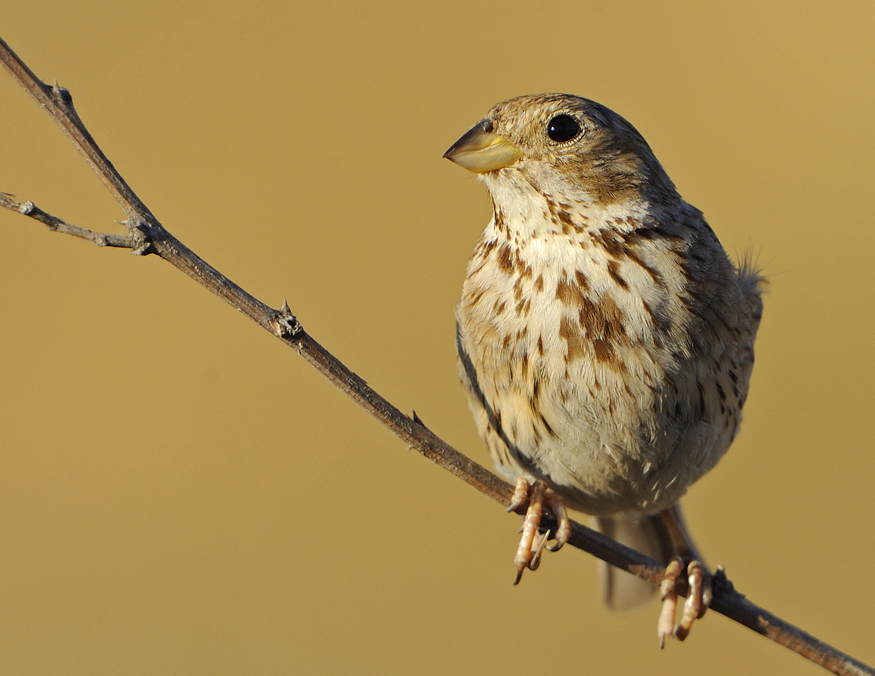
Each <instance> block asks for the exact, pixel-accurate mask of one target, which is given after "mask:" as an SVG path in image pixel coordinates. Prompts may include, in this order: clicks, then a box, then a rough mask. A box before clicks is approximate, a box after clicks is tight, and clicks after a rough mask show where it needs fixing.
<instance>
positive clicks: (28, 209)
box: [18, 201, 34, 216]
mask: <svg viewBox="0 0 875 676" xmlns="http://www.w3.org/2000/svg"><path fill="white" fill-rule="evenodd" d="M33 209H34V204H33V202H30V201H28V202H22V203H21V206H19V207H18V213H20V214H24V215H25V216H30V215H31V213H33Z"/></svg>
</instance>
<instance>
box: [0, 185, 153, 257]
mask: <svg viewBox="0 0 875 676" xmlns="http://www.w3.org/2000/svg"><path fill="white" fill-rule="evenodd" d="M0 207H5V208H6V209H10V210H12V211H17V212H18V213H20V214H23V215H24V216H29V217H30V218H32V219H34V220H36V221H39V222H40V223H42V224H44V225H45V226H46V227H48V229H49V230H52V231H53V232H60V233H62V234H64V235H72V236H73V237H79V238H80V239H87V240H88V241H89V242H93V243H94V244H96V245H97V246H111V247H118V248H119V249H134V251H135V252H137V251H138V250H139V249H140V248H141V247H142V245H143V241H142V237H140V236H139V231H134V234H131V235H109V234H107V233H104V232H94V230H89V229H88V228H83V227H82V226H79V225H73V224H72V223H67V222H66V221H62V220H61V219H60V218H58V217H56V216H52V215H51V214H49V213H46V212H45V211H43V210H42V209H40V208H39V207H38V206H36V205H35V204H34V203H33V202H16V201H15V200H14V199H13V195H10V194H9V193H5V192H0Z"/></svg>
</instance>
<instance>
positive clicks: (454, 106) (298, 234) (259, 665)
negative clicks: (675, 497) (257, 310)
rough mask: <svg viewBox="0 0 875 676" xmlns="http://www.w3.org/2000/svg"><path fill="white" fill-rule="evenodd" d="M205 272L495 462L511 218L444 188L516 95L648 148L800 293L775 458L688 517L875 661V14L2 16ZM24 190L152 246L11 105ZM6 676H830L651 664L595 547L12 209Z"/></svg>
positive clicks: (143, 269)
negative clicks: (494, 241) (549, 99)
mask: <svg viewBox="0 0 875 676" xmlns="http://www.w3.org/2000/svg"><path fill="white" fill-rule="evenodd" d="M0 27H2V28H0V35H2V37H3V38H4V39H5V40H6V41H7V42H9V44H10V45H11V46H12V48H13V49H15V50H16V51H17V52H18V53H19V55H20V56H21V57H22V58H23V59H24V60H25V61H26V62H27V63H28V65H29V66H30V67H31V68H32V69H33V70H34V71H35V72H36V73H37V74H38V75H39V76H40V77H42V78H43V79H44V80H47V81H49V82H51V81H52V80H54V79H55V78H57V79H58V80H59V82H60V83H61V84H62V85H63V86H66V87H68V88H69V89H70V90H71V92H72V94H73V97H74V100H75V102H76V105H77V109H78V111H79V113H80V115H81V116H82V118H83V119H84V121H85V123H86V124H87V125H88V127H89V129H90V130H91V132H92V133H93V134H94V135H95V137H96V138H97V141H98V143H99V144H100V145H101V147H102V148H103V149H104V151H105V152H106V153H107V154H108V156H109V157H110V159H111V160H112V161H113V163H115V165H116V166H117V167H118V168H119V170H120V171H121V172H122V174H123V175H124V176H125V178H126V179H127V180H128V182H129V183H130V184H131V185H132V187H133V188H134V190H136V191H137V192H138V194H139V195H140V196H141V197H142V199H143V200H144V201H145V202H146V203H147V204H148V205H149V207H150V208H151V209H152V211H154V213H155V214H156V215H157V216H158V218H160V219H161V220H162V222H163V223H164V224H165V225H166V226H167V227H168V228H169V229H170V230H171V231H172V232H173V233H174V234H175V235H177V236H178V237H180V239H182V241H183V242H185V243H186V244H187V245H189V246H190V247H192V248H193V249H194V250H195V251H197V252H198V253H199V254H200V255H202V256H203V257H204V258H206V260H208V261H209V262H210V263H212V264H213V265H215V266H217V267H218V268H219V269H220V270H222V271H223V272H224V273H225V274H227V275H229V276H230V277H231V278H232V279H234V280H235V281H236V282H238V283H240V284H241V285H242V286H244V287H245V288H246V289H248V290H249V291H251V292H252V293H254V294H255V295H257V296H258V297H260V298H261V299H263V300H264V301H266V302H268V303H270V304H272V305H273V306H274V307H278V306H279V305H280V304H281V303H282V300H283V298H284V297H287V298H288V299H289V304H290V305H291V307H292V310H293V311H294V312H295V313H296V315H297V316H298V317H299V318H300V320H301V321H302V323H303V325H304V326H305V327H306V328H307V329H308V331H310V332H311V333H312V335H313V336H314V337H315V338H316V339H317V340H319V341H320V342H322V343H323V344H324V345H325V346H326V347H327V348H328V349H329V350H331V351H333V352H334V353H335V354H336V355H337V356H338V357H340V358H341V359H342V360H344V361H345V362H346V364H348V365H349V366H350V367H351V368H352V369H354V370H355V371H356V372H357V373H359V374H360V375H361V376H362V377H364V378H365V379H366V380H368V381H369V382H370V383H371V384H372V385H373V386H374V387H376V389H377V390H378V391H379V392H380V393H381V394H383V395H384V396H386V397H387V398H388V399H390V400H391V401H392V402H394V403H395V404H396V405H398V406H399V407H400V408H402V409H403V410H406V411H408V412H409V411H411V410H412V409H414V408H415V409H416V411H417V413H418V414H419V415H420V416H421V417H422V419H423V420H424V421H425V422H426V424H427V425H428V426H429V427H431V428H432V429H433V430H435V431H436V432H437V433H438V434H440V435H441V436H443V438H445V439H446V440H448V441H449V442H451V443H453V444H454V445H456V446H457V447H458V448H459V449H461V450H463V451H465V452H467V453H468V454H470V455H472V456H473V457H474V458H476V459H477V460H479V461H481V462H483V463H486V464H488V463H489V461H488V457H487V453H486V450H485V448H484V447H483V446H482V445H481V443H480V441H479V439H478V438H477V437H476V433H475V431H474V428H473V423H472V422H471V420H470V419H469V414H468V411H467V409H466V406H465V403H464V401H463V395H462V391H461V387H460V386H459V384H458V381H457V376H456V367H455V360H454V343H453V307H454V303H455V300H456V297H457V294H458V292H459V289H460V286H461V282H462V277H463V274H464V268H465V262H466V260H467V258H468V255H469V253H470V252H471V250H472V248H473V246H474V242H475V240H476V238H477V236H478V235H479V233H480V231H481V230H482V228H483V227H484V226H485V224H486V221H487V220H488V218H489V214H490V207H489V201H488V198H487V196H486V191H485V189H484V188H483V187H482V186H480V185H478V184H477V183H476V181H475V180H474V179H473V178H472V176H471V175H469V174H467V172H465V171H463V170H462V169H460V168H459V167H456V166H454V165H452V164H450V163H449V162H447V161H446V160H442V159H441V154H442V153H443V151H444V150H446V148H448V147H449V146H450V144H451V143H453V142H454V141H455V140H456V139H457V138H458V137H459V136H460V135H461V134H462V133H463V132H465V131H466V130H467V129H468V128H469V127H470V126H471V125H472V124H473V123H474V122H476V121H477V120H478V119H479V118H480V117H481V116H482V115H483V113H484V112H485V111H486V110H487V109H488V107H489V106H490V105H492V104H493V103H495V102H496V101H499V100H502V99H506V98H509V97H511V96H515V95H518V94H524V93H536V92H541V91H554V90H555V91H565V92H570V93H575V94H580V95H583V96H587V97H589V98H593V99H595V100H597V101H600V102H602V103H604V104H606V105H608V106H609V107H611V108H613V109H614V110H616V111H618V112H619V113H621V114H622V115H624V116H625V117H627V118H628V119H629V120H631V121H632V123H633V124H635V125H636V126H637V127H638V129H639V130H640V131H641V132H642V133H643V134H644V136H645V137H646V138H647V139H648V140H649V142H650V143H651V145H652V147H653V148H654V150H655V152H656V154H657V156H658V157H659V158H660V159H661V161H662V162H663V164H664V165H665V167H666V169H667V170H668V172H669V174H670V175H671V177H672V178H673V179H674V181H675V182H676V183H677V185H678V187H679V189H680V191H681V193H682V194H683V195H684V196H685V197H686V198H687V199H688V200H689V201H690V202H691V203H693V204H695V205H696V206H698V207H699V208H701V209H702V210H703V211H704V212H705V215H706V217H707V218H708V220H709V221H710V223H711V224H712V226H713V227H714V229H715V230H716V231H717V233H718V235H719V236H720V238H721V239H722V241H723V243H724V245H725V246H726V248H727V250H728V251H730V253H733V254H738V253H740V252H743V251H745V250H748V249H750V250H752V251H753V252H754V253H755V254H756V256H757V258H758V260H759V261H760V262H761V263H762V264H764V265H765V269H766V272H767V273H768V274H769V276H770V278H771V289H770V293H769V295H768V297H767V298H766V307H765V317H764V321H763V325H762V329H761V332H760V338H759V341H758V344H757V349H758V353H757V367H756V369H755V371H754V380H753V386H752V390H751V396H750V399H749V400H748V404H747V407H746V421H745V423H744V425H743V428H742V430H743V431H742V434H741V436H740V438H739V439H738V441H737V442H736V443H735V445H734V446H733V448H732V450H731V452H730V453H729V455H728V456H727V457H726V459H725V460H724V461H723V462H722V463H721V465H720V466H719V467H718V469H717V470H715V471H714V472H712V473H711V474H710V475H709V476H707V477H706V478H705V479H703V480H702V481H701V482H699V484H697V485H696V486H695V487H694V488H693V489H692V491H691V492H690V494H689V496H688V499H687V500H686V505H687V512H688V517H689V520H690V522H691V525H692V527H693V529H694V532H695V535H696V537H697V539H698V541H699V544H700V545H701V547H702V548H703V550H704V552H705V554H706V557H707V559H708V561H709V563H710V564H711V565H716V564H718V563H721V564H724V565H725V566H726V567H727V572H728V575H729V577H730V579H732V580H733V581H734V582H735V584H736V586H737V588H738V589H739V590H740V591H742V592H743V593H745V594H747V595H748V596H749V597H750V598H751V599H752V600H753V601H755V602H757V603H759V604H761V605H763V606H764V607H766V608H768V609H769V610H771V611H773V612H775V613H777V614H778V615H780V616H782V617H784V618H785V619H787V620H788V621H790V622H793V623H795V624H797V625H798V626H801V627H803V628H804V629H806V630H807V631H810V632H811V633H813V634H814V635H815V636H817V637H819V638H821V639H823V640H825V641H827V642H830V643H833V644H834V645H836V646H837V647H838V648H840V649H842V650H845V651H847V652H848V653H850V654H852V655H854V656H855V657H857V658H858V659H861V660H864V661H868V662H869V663H873V662H875V639H873V610H872V609H873V607H875V582H873V579H875V578H873V576H872V574H871V569H872V567H873V565H875V546H873V544H872V543H873V539H875V490H873V483H875V447H873V437H875V422H873V421H875V415H873V402H875V385H873V383H875V358H873V333H875V319H873V317H875V266H873V263H872V261H873V255H875V227H873V213H875V197H873V193H875V191H873V188H872V185H871V184H872V178H873V173H875V172H873V169H875V162H873V157H875V132H873V122H875V120H873V110H875V87H873V84H875V75H873V73H875V40H873V38H872V36H873V34H875V4H873V3H872V2H871V0H862V1H860V2H836V3H829V2H763V1H761V0H760V1H757V2H736V3H733V4H732V6H731V7H729V6H726V7H723V6H722V3H697V2H665V3H649V2H637V3H636V2H596V1H593V2H584V1H578V2H571V3H570V2H553V3H535V2H533V1H532V0H529V2H483V1H475V2H470V1H467V0H466V1H465V2H443V3H439V4H438V3H434V4H430V5H426V4H425V3H422V4H420V3H401V2H396V3H392V2H375V3H361V4H359V3H355V4H354V3H347V4H344V3H333V2H320V3H289V2H259V1H253V2H247V3H233V4H231V3H218V4H217V3H214V2H181V3H180V2H178V1H174V2H170V1H169V0H157V1H156V0H149V1H148V2H146V1H144V0H136V1H127V2H124V3H117V2H87V3H86V2H82V3H80V2H71V1H70V0H65V1H63V2H62V1H60V0H29V2H27V3H21V2H19V3H6V6H4V8H3V11H2V22H0ZM0 121H2V132H0V153H2V155H0V156H2V164H0V190H4V191H7V192H12V193H15V194H16V195H18V196H19V197H20V198H21V199H29V200H32V201H34V202H35V203H36V204H37V205H39V206H40V207H42V208H44V209H45V210H47V211H49V212H51V213H54V214H55V215H57V216H59V217H61V218H64V219H66V220H69V221H71V222H73V223H77V224H80V225H84V226H87V227H92V228H95V229H99V230H104V231H110V232H122V231H123V228H121V226H118V225H116V224H115V223H113V221H114V220H117V219H121V218H123V215H122V213H121V211H120V210H119V209H118V208H117V207H116V205H115V203H114V202H113V200H112V198H111V197H109V195H108V193H106V192H105V191H104V190H103V188H102V187H101V186H100V185H99V183H98V182H97V181H96V180H95V178H94V176H93V175H92V174H91V173H90V169H89V168H88V167H87V165H86V164H85V162H84V161H83V160H82V159H80V157H79V156H78V154H77V153H76V152H75V151H74V150H73V148H72V147H71V146H70V144H69V143H68V142H67V140H66V139H65V138H64V137H63V135H62V134H61V133H60V131H59V130H58V129H57V128H56V126H55V124H54V122H53V121H51V120H50V119H49V118H48V117H47V116H46V115H45V114H44V113H42V112H41V111H40V110H39V107H38V106H37V105H36V104H35V103H34V102H33V101H32V100H30V99H29V98H28V97H27V96H26V95H25V93H24V92H23V90H21V89H20V88H19V87H18V85H16V84H15V83H14V82H13V81H12V79H11V78H10V77H9V76H8V74H6V73H5V71H4V72H3V73H2V75H0ZM0 234H2V247H0V307H2V319H0V374H2V376H0V377H2V388H0V446H2V448H0V673H4V674H26V675H29V674H337V673H340V674H504V675H506V674H511V673H535V674H537V673H575V674H577V673H580V674H588V673H617V674H626V673H642V674H645V673H646V674H650V673H653V674H661V673H665V674H669V673H670V674H673V676H682V675H684V674H702V673H705V674H715V675H716V674H738V673H746V674H748V673H749V674H774V673H782V674H790V673H794V674H796V673H798V674H817V673H825V672H822V671H821V670H820V669H819V668H817V667H815V666H813V665H811V664H809V663H807V662H805V661H803V660H802V659H801V658H799V657H797V656H795V655H793V654H791V653H789V652H788V651H786V650H784V649H783V648H780V647H778V646H776V645H774V644H772V643H770V642H769V641H767V640H765V639H763V638H761V637H759V636H756V635H755V634H753V633H752V632H750V631H749V630H747V629H745V628H743V627H740V626H738V625H736V624H734V623H732V622H730V621H728V620H726V619H725V618H723V617H721V616H719V615H716V614H712V615H709V616H708V617H707V618H706V619H705V620H704V621H703V622H701V623H699V624H697V625H696V627H695V628H694V631H693V635H692V637H691V638H690V640H689V641H687V643H685V644H677V643H676V642H674V643H670V644H669V645H668V647H667V649H666V650H665V651H664V652H662V653H660V651H659V650H658V649H657V643H656V633H655V630H656V626H655V625H656V615H657V607H656V605H655V604H654V605H652V606H650V607H648V608H647V609H646V610H645V611H641V612H636V613H632V614H626V615H611V614H608V613H607V612H606V611H605V610H603V609H602V607H601V605H600V603H599V601H598V599H597V592H596V584H595V582H596V580H595V578H596V575H595V564H594V561H593V559H592V558H590V557H588V556H587V555H584V554H582V553H580V552H578V551H574V550H571V549H567V550H564V551H562V552H561V553H560V554H556V555H550V556H547V557H546V560H545V562H544V565H543V566H542V567H541V570H539V571H538V572H537V573H535V574H527V575H526V576H525V577H524V579H523V583H522V584H521V585H520V586H519V587H518V588H514V587H512V586H511V580H512V578H513V567H512V563H511V559H512V555H513V549H514V546H515V542H516V537H517V536H516V528H517V526H518V520H517V517H511V516H508V515H506V514H504V512H503V510H502V508H501V507H500V506H499V505H497V504H495V503H492V502H490V501H489V500H488V499H486V498H484V497H482V496H480V495H479V494H478V493H476V492H475V491H473V490H472V489H470V488H469V487H467V486H466V485H464V484H463V483H462V482H460V481H458V480H456V479H454V478H452V477H451V476H450V475H449V474H447V473H445V472H443V471H441V470H439V469H437V468H436V467H435V466H433V465H431V464H430V463H429V462H428V461H426V460H424V459H422V458H421V457H419V456H418V455H417V454H415V453H413V452H410V451H408V450H406V448H405V447H404V445H403V444H402V443H401V442H400V441H398V440H397V439H396V438H394V437H393V436H391V435H390V434H389V433H387V432H386V431H385V430H384V429H383V428H382V427H381V426H380V425H379V424H378V423H377V422H375V421H374V420H372V419H371V418H369V417H368V416H367V415H365V414H364V413H362V412H361V411H360V410H359V409H358V408H356V407H355V406H354V405H353V404H352V403H351V402H350V401H348V400H346V399H345V398H344V397H343V396H342V395H341V394H339V393H338V392H336V391H334V390H333V389H332V388H331V387H330V386H329V385H327V384H326V383H325V382H324V381H323V380H322V379H321V378H320V377H319V376H318V375H317V374H316V373H315V372H314V371H313V370H312V369H311V368H310V367H309V366H307V365H306V364H305V363H304V362H303V361H302V360H300V359H299V358H297V357H296V356H295V355H294V354H293V353H292V352H291V351H290V350H288V349H286V348H284V347H282V346H281V345H280V344H279V343H278V342H277V341H275V340H271V338H270V337H269V336H268V335H267V334H265V333H264V332H262V331H260V330H259V329H258V328H257V327H256V326H255V325H253V324H251V323H250V322H248V321H247V320H245V319H244V318H242V317H241V316H239V315H238V314H237V313H235V312H233V311H231V310H230V309H229V308H228V307H227V306H225V305H224V304H223V303H221V302H220V301H218V300H217V299H215V298H213V297H212V296H210V295H209V294H208V293H207V292H205V291H204V290H203V289H202V288H200V287H199V286H197V285H196V284H194V283H192V282H191V281H189V280H188V279H187V278H185V277H184V276H183V275H181V274H179V273H178V272H177V271H175V270H174V269H172V268H171V267H170V266H168V265H166V264H164V263H163V262H161V261H159V260H158V259H156V258H145V259H141V258H134V257H131V256H130V255H128V254H127V253H126V252H124V251H118V250H107V249H98V248H97V247H94V246H91V245H89V244H87V243H84V242H81V241H77V240H74V239H72V238H69V237H63V236H59V235H54V234H50V233H48V232H47V231H46V230H45V228H43V227H42V226H41V225H39V224H37V223H35V222H33V221H30V220H28V219H25V218H23V217H20V216H17V215H16V214H14V213H11V212H8V211H4V212H2V213H0Z"/></svg>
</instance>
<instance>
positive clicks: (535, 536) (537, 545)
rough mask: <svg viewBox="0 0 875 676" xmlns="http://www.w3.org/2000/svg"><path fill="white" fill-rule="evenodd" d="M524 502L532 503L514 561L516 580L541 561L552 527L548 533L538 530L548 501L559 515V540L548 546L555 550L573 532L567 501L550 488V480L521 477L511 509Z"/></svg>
mask: <svg viewBox="0 0 875 676" xmlns="http://www.w3.org/2000/svg"><path fill="white" fill-rule="evenodd" d="M524 505H528V506H527V508H526V516H525V519H524V520H523V528H522V537H521V538H520V544H519V546H518V547H517V552H516V556H515V557H514V564H515V565H516V567H517V575H516V579H515V580H514V584H519V581H520V578H522V576H523V571H524V570H525V569H526V568H528V569H529V570H537V568H538V566H539V565H540V563H541V552H542V551H543V550H544V547H545V545H546V544H547V540H548V539H549V538H550V531H547V532H546V533H544V534H541V533H539V532H538V529H539V527H540V525H541V516H542V514H543V510H544V506H545V505H546V507H547V508H548V509H549V510H550V511H551V512H553V517H554V518H555V519H556V535H555V540H556V542H555V544H553V545H551V546H549V547H547V549H549V550H550V551H552V552H555V551H556V550H558V549H559V548H561V547H562V545H564V544H565V543H566V542H567V541H568V537H569V536H570V535H571V522H570V521H569V519H568V512H567V511H566V509H565V504H564V503H563V502H562V498H560V497H559V496H558V495H556V494H555V493H553V492H551V491H548V489H547V484H546V483H545V482H544V481H541V480H540V479H539V480H537V481H535V483H533V484H530V483H529V481H528V479H525V478H523V477H520V478H519V479H518V480H517V484H516V488H515V489H514V492H513V497H512V498H511V501H510V506H508V508H507V511H508V512H515V511H516V510H517V509H519V508H521V507H523V506H524Z"/></svg>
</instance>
